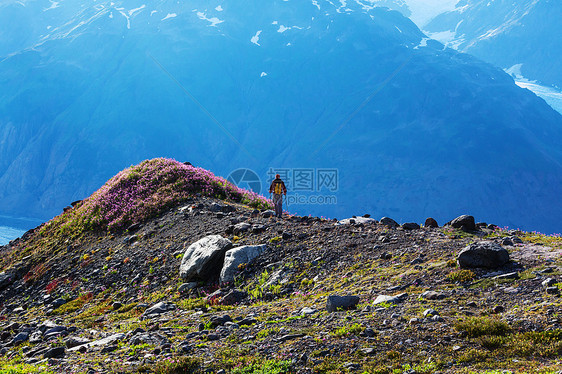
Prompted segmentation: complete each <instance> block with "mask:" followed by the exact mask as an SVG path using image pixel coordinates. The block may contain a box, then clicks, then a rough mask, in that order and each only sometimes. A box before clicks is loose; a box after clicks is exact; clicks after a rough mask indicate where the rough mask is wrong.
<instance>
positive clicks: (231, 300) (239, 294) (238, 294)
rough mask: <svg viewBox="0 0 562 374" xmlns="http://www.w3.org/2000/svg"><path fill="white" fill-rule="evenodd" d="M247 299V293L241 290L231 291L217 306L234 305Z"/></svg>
mask: <svg viewBox="0 0 562 374" xmlns="http://www.w3.org/2000/svg"><path fill="white" fill-rule="evenodd" d="M247 297H248V293H247V292H245V291H242V290H231V291H229V292H228V293H227V294H226V295H224V296H223V297H222V298H221V299H220V301H219V304H221V305H235V304H239V303H240V302H242V301H243V300H244V299H246V298H247Z"/></svg>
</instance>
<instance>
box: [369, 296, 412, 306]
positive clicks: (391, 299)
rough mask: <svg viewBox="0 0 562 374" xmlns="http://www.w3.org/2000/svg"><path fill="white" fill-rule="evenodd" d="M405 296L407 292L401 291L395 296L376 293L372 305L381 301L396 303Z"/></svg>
mask: <svg viewBox="0 0 562 374" xmlns="http://www.w3.org/2000/svg"><path fill="white" fill-rule="evenodd" d="M407 297H408V294H407V293H401V294H399V295H396V296H388V295H378V296H377V298H376V299H375V301H373V305H377V304H381V303H389V304H398V303H400V302H402V301H404V300H405V299H406V298H407Z"/></svg>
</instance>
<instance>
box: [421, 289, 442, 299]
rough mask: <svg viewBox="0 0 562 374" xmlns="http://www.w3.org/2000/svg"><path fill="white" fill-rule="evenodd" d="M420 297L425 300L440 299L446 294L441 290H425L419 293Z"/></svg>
mask: <svg viewBox="0 0 562 374" xmlns="http://www.w3.org/2000/svg"><path fill="white" fill-rule="evenodd" d="M421 297H423V298H424V299H426V300H442V299H444V298H446V297H447V296H446V295H445V294H443V293H441V292H436V291H425V292H423V293H422V294H421Z"/></svg>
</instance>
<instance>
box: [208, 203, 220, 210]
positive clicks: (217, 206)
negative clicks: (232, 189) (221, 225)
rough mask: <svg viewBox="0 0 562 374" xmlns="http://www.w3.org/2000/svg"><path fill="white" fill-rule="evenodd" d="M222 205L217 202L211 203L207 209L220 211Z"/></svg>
mask: <svg viewBox="0 0 562 374" xmlns="http://www.w3.org/2000/svg"><path fill="white" fill-rule="evenodd" d="M222 209H223V206H222V205H221V204H219V203H212V204H211V206H209V210H210V211H211V212H222Z"/></svg>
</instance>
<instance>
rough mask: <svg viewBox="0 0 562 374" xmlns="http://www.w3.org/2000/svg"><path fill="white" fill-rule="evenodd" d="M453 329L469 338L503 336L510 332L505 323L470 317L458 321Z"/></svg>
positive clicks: (486, 318)
mask: <svg viewBox="0 0 562 374" xmlns="http://www.w3.org/2000/svg"><path fill="white" fill-rule="evenodd" d="M455 329H456V330H457V331H460V332H464V333H466V334H467V336H468V337H469V338H477V337H480V336H484V335H490V336H504V335H506V334H507V333H509V332H510V331H511V328H510V327H509V325H508V324H507V323H505V322H503V321H500V320H498V319H495V318H489V317H470V318H467V319H465V320H459V321H457V322H456V323H455Z"/></svg>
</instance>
